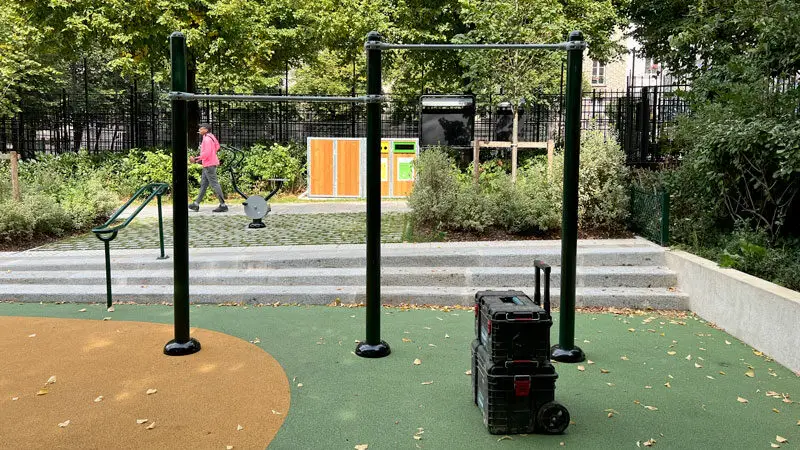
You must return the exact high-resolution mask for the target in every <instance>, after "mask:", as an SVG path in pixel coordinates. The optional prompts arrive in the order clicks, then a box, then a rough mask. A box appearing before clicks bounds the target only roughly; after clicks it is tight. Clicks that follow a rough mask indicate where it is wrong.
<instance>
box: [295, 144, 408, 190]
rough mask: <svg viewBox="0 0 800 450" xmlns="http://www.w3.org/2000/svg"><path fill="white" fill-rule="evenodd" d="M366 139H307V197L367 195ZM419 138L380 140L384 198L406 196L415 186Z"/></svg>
mask: <svg viewBox="0 0 800 450" xmlns="http://www.w3.org/2000/svg"><path fill="white" fill-rule="evenodd" d="M366 146H367V145H366V139H359V138H317V137H310V138H308V150H307V151H308V196H309V197H317V198H324V197H358V198H363V197H365V196H366V192H367V189H366V182H367V180H366V178H367V177H366V161H367V158H366ZM418 154H419V141H418V140H417V139H384V140H382V141H381V196H383V197H406V196H408V194H409V193H410V192H411V187H412V186H413V183H414V166H413V163H414V159H415V158H416V157H417V155H418Z"/></svg>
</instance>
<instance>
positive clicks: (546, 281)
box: [533, 259, 551, 316]
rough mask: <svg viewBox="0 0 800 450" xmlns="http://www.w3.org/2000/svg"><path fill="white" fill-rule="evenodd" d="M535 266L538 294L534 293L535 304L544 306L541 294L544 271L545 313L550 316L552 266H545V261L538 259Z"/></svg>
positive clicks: (534, 263) (534, 262)
mask: <svg viewBox="0 0 800 450" xmlns="http://www.w3.org/2000/svg"><path fill="white" fill-rule="evenodd" d="M533 266H534V267H535V268H536V292H534V293H533V302H534V303H536V304H537V305H539V306H542V294H541V293H540V292H539V285H540V284H541V282H540V278H541V271H544V311H545V312H546V313H547V315H548V316H549V315H550V270H551V268H550V266H549V265H548V264H545V262H544V261H540V260H538V259H536V260H534V261H533Z"/></svg>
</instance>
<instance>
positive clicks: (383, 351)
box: [356, 341, 392, 358]
mask: <svg viewBox="0 0 800 450" xmlns="http://www.w3.org/2000/svg"><path fill="white" fill-rule="evenodd" d="M389 353H392V349H390V348H389V344H387V343H386V341H381V342H380V343H379V344H376V345H370V344H367V343H366V342H359V343H358V345H357V346H356V355H358V356H360V357H362V358H383V357H384V356H389Z"/></svg>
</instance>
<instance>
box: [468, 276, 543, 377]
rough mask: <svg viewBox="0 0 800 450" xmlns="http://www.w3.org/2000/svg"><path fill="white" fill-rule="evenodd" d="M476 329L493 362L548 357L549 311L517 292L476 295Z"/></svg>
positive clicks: (479, 293) (536, 359)
mask: <svg viewBox="0 0 800 450" xmlns="http://www.w3.org/2000/svg"><path fill="white" fill-rule="evenodd" d="M475 308H476V318H475V328H476V333H477V338H478V339H479V340H480V341H481V344H483V345H485V346H486V348H487V350H488V351H489V354H490V355H491V357H492V360H493V361H495V362H497V363H500V362H503V361H508V360H523V361H528V360H534V361H544V360H547V359H549V358H550V327H552V326H553V319H552V318H551V317H550V311H549V309H550V308H547V310H545V309H544V308H542V307H541V306H539V305H537V304H536V303H534V301H533V300H531V298H530V297H528V296H527V295H525V294H524V293H523V292H520V291H481V292H478V293H477V294H475Z"/></svg>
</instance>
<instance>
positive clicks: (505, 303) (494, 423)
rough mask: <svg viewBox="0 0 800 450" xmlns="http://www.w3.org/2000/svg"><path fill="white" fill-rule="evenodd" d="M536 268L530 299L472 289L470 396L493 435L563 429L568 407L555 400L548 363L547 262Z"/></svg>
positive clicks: (517, 294)
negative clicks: (472, 322) (472, 328)
mask: <svg viewBox="0 0 800 450" xmlns="http://www.w3.org/2000/svg"><path fill="white" fill-rule="evenodd" d="M535 267H536V294H535V296H534V300H531V298H530V297H528V296H527V295H525V293H523V292H521V291H480V292H478V293H476V294H475V337H476V339H475V340H474V341H473V343H472V391H473V400H474V401H475V404H476V405H478V407H479V408H480V409H481V412H482V413H483V423H484V424H485V425H486V426H487V427H488V429H489V432H490V433H492V434H512V433H532V432H538V433H561V432H563V431H564V430H565V429H566V428H567V426H568V425H569V412H568V411H567V409H566V408H565V407H564V406H562V405H561V404H559V403H557V402H555V387H556V378H558V374H556V371H555V368H554V367H553V365H552V364H551V363H550V327H551V326H552V325H553V320H552V318H551V316H550V266H548V265H547V264H544V263H543V262H541V261H536V262H535ZM541 272H544V275H545V283H544V296H542V295H540V292H539V286H540V277H541Z"/></svg>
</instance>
